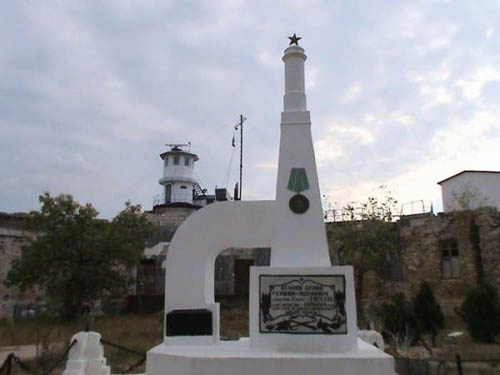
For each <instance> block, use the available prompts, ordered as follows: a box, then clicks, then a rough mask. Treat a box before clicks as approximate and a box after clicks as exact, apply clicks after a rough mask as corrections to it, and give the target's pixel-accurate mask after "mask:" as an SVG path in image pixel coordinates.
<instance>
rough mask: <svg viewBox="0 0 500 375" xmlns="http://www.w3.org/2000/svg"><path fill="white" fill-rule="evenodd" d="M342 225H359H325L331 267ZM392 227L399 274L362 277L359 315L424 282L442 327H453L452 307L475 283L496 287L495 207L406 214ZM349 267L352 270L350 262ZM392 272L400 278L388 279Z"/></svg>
mask: <svg viewBox="0 0 500 375" xmlns="http://www.w3.org/2000/svg"><path fill="white" fill-rule="evenodd" d="M345 225H362V223H361V224H360V222H352V223H349V222H340V223H328V224H327V233H328V238H329V244H330V252H331V257H332V262H333V263H335V262H336V259H337V257H336V249H337V248H338V247H339V246H341V245H342V244H339V243H338V239H337V238H336V236H335V233H337V231H338V230H339V228H340V226H345ZM394 225H396V226H397V230H398V231H399V246H400V251H401V262H402V264H401V265H399V266H398V267H400V268H401V270H399V271H398V272H391V271H392V270H388V272H385V274H384V275H381V274H380V273H379V272H375V271H370V272H367V273H365V274H364V277H363V284H362V295H358V296H357V297H358V301H359V302H360V304H361V308H362V309H363V310H364V311H363V312H364V313H365V315H371V313H370V312H373V311H374V309H375V308H376V306H378V305H380V304H381V303H382V302H384V301H385V300H387V299H388V298H389V297H390V296H391V295H392V294H395V293H397V292H403V293H405V294H406V296H407V297H413V296H414V295H415V294H416V292H417V290H418V288H419V286H420V284H421V283H422V282H424V281H426V282H428V283H429V284H430V285H431V287H432V289H433V292H434V294H435V296H436V298H437V299H438V300H439V302H440V303H441V308H442V310H443V313H444V314H445V316H446V317H447V322H448V323H451V324H448V325H449V326H453V325H455V324H457V325H459V324H461V321H460V319H459V318H458V316H457V315H456V314H455V312H454V309H455V307H458V306H459V305H460V304H461V303H462V301H463V299H464V298H465V296H466V294H467V293H468V292H469V291H470V290H471V289H473V288H474V287H476V286H477V285H478V283H479V281H480V280H484V281H487V282H490V283H492V284H493V286H495V287H497V288H500V213H499V212H498V211H497V210H496V209H494V208H490V207H485V208H481V209H478V210H475V211H461V212H451V213H447V214H439V215H415V216H406V217H402V218H401V219H400V220H399V221H398V222H397V223H395V224H394ZM450 240H452V241H456V244H457V250H458V259H457V260H458V265H459V275H458V277H445V272H444V271H443V267H444V266H443V257H442V252H443V241H450ZM359 251H362V249H360V250H359ZM353 266H354V268H355V272H356V264H353ZM393 266H397V265H395V264H394V265H393ZM394 274H397V275H400V277H396V278H395V277H392V276H391V275H394Z"/></svg>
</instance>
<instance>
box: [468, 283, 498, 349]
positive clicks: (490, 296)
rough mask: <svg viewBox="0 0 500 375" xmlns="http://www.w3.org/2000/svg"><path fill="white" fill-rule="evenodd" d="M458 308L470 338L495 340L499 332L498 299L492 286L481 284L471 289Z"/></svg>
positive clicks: (486, 340) (487, 340) (485, 340)
mask: <svg viewBox="0 0 500 375" xmlns="http://www.w3.org/2000/svg"><path fill="white" fill-rule="evenodd" d="M460 310H461V316H462V318H463V319H464V321H465V324H466V325H467V330H468V331H469V334H470V335H471V337H472V338H474V339H476V340H479V341H484V342H494V341H495V336H497V335H499V334H500V300H499V298H498V294H497V290H496V289H495V288H494V287H493V286H491V285H488V284H483V285H479V286H478V287H477V288H475V289H473V290H471V291H470V292H469V293H468V294H467V297H466V298H465V301H464V302H463V303H462V306H461V308H460Z"/></svg>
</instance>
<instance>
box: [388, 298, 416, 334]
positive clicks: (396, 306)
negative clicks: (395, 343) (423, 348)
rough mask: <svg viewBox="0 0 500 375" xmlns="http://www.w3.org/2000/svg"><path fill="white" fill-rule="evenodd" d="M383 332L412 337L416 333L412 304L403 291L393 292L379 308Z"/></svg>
mask: <svg viewBox="0 0 500 375" xmlns="http://www.w3.org/2000/svg"><path fill="white" fill-rule="evenodd" d="M379 315H380V317H381V319H382V323H383V326H384V331H385V333H386V334H387V333H389V334H390V335H391V336H396V337H401V336H405V337H412V338H415V334H416V329H415V327H416V321H415V313H414V312H413V306H412V304H411V302H410V301H408V300H407V299H406V296H405V295H404V294H403V293H397V294H394V295H393V296H392V297H391V298H390V300H389V302H388V303H384V304H383V305H382V307H381V309H380V314H379Z"/></svg>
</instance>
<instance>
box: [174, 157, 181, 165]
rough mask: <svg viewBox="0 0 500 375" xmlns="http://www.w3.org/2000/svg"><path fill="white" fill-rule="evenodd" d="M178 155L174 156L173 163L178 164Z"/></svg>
mask: <svg viewBox="0 0 500 375" xmlns="http://www.w3.org/2000/svg"><path fill="white" fill-rule="evenodd" d="M179 159H180V156H174V165H179Z"/></svg>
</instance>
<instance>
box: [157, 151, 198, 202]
mask: <svg viewBox="0 0 500 375" xmlns="http://www.w3.org/2000/svg"><path fill="white" fill-rule="evenodd" d="M167 146H169V147H170V150H169V151H166V152H163V153H162V154H160V157H161V158H162V160H163V177H162V178H160V181H159V183H160V185H162V187H163V192H162V194H161V195H160V196H161V198H160V203H161V204H166V205H168V204H175V203H188V204H193V195H194V191H195V188H196V187H198V186H199V185H198V181H197V180H196V178H195V177H194V163H195V162H197V161H198V160H199V158H198V155H196V154H193V153H191V149H190V147H189V149H188V151H185V150H184V149H183V147H186V146H190V144H187V145H182V144H169V145H167Z"/></svg>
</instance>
